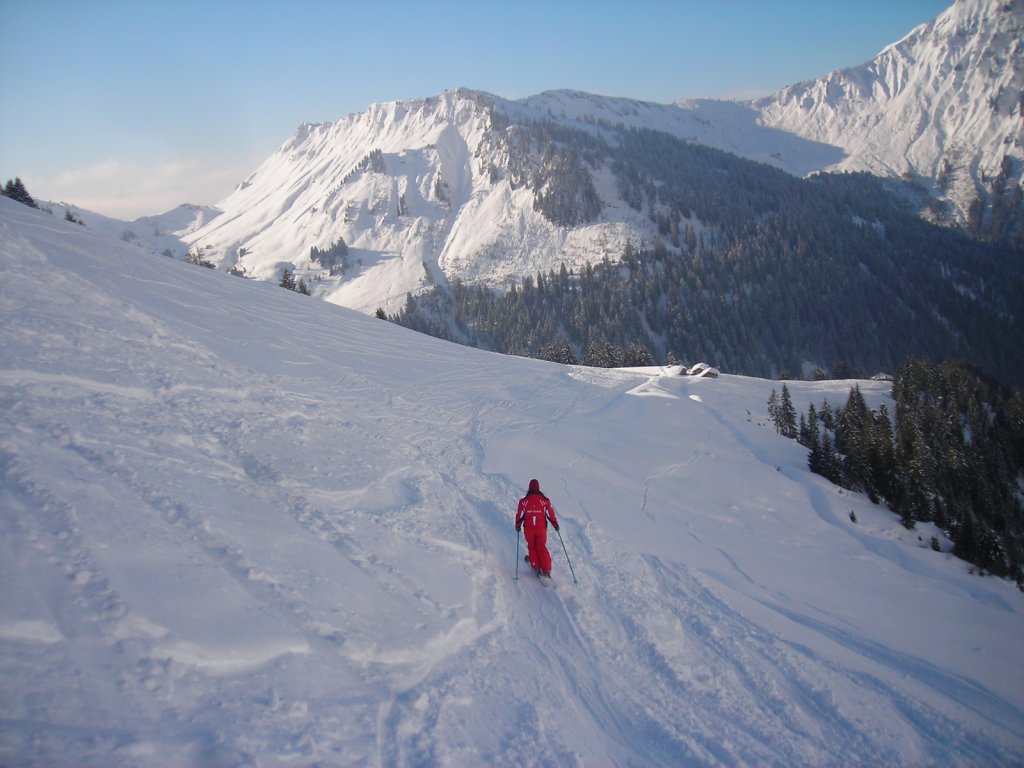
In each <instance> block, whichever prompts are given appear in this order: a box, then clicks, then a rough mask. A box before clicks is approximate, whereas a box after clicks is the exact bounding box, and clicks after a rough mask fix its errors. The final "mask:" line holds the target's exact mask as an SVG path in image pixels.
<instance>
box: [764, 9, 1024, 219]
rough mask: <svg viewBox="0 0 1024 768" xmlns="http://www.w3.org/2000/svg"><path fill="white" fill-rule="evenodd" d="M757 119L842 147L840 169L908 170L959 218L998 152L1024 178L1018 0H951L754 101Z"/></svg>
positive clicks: (1023, 13)
mask: <svg viewBox="0 0 1024 768" xmlns="http://www.w3.org/2000/svg"><path fill="white" fill-rule="evenodd" d="M754 106H755V107H756V108H757V109H758V110H759V111H760V113H761V120H762V121H763V122H764V124H765V125H768V126H771V127H774V128H778V129H781V130H784V131H787V132H791V133H793V134H796V135H798V136H803V137H805V138H808V139H813V140H815V141H820V142H824V143H826V144H829V145H832V146H835V147H841V148H842V149H843V150H844V152H845V153H846V158H845V159H844V160H843V161H842V162H840V163H839V164H838V165H836V166H835V167H837V168H838V169H841V170H860V171H868V172H870V173H874V174H877V175H879V176H891V177H903V176H906V177H909V178H912V179H913V180H915V181H918V182H920V183H923V184H924V185H925V186H926V187H927V188H928V189H929V190H930V191H932V192H934V193H935V194H937V195H938V196H939V197H943V198H945V199H947V200H949V201H950V202H951V203H952V204H953V205H954V206H955V209H956V212H957V215H958V218H959V219H960V220H961V221H962V220H963V219H965V218H966V214H967V209H968V207H969V206H970V204H971V203H972V202H974V200H975V198H976V197H977V196H978V193H979V191H981V190H986V192H987V190H988V188H989V184H990V183H991V180H992V179H993V178H995V177H996V176H998V175H999V173H1000V170H1001V168H1002V166H1003V161H1004V158H1009V159H1010V161H1011V162H1012V171H1011V173H1010V174H1009V180H1010V183H1011V186H1013V185H1015V186H1020V185H1021V183H1022V181H1024V0H957V2H956V3H955V4H954V5H953V6H951V7H950V8H949V9H948V10H946V11H945V12H944V13H942V14H940V15H939V16H938V17H937V18H936V19H935V20H934V21H932V22H930V23H928V24H923V25H921V26H920V27H918V28H917V29H915V30H913V31H912V32H911V33H910V34H908V35H907V36H906V37H905V38H903V39H902V40H900V41H899V42H897V43H894V44H893V45H890V46H889V47H887V48H886V49H885V50H883V51H882V52H881V53H879V54H878V56H876V57H875V58H874V59H873V60H871V61H869V62H867V63H865V64H863V65H861V66H858V67H853V68H850V69H844V70H838V71H836V72H832V73H831V74H829V75H827V76H826V77H823V78H821V79H819V80H816V81H813V82H807V83H800V84H797V85H793V86H791V87H789V88H786V89H784V90H783V91H781V92H780V93H778V94H776V95H774V96H772V97H769V98H766V99H763V100H760V101H758V102H755V104H754Z"/></svg>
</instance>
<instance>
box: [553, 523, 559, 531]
mask: <svg viewBox="0 0 1024 768" xmlns="http://www.w3.org/2000/svg"><path fill="white" fill-rule="evenodd" d="M552 525H553V526H554V527H555V530H556V531H557V530H558V523H552Z"/></svg>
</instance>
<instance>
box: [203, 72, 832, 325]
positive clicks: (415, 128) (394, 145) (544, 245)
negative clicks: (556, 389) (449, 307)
mask: <svg viewBox="0 0 1024 768" xmlns="http://www.w3.org/2000/svg"><path fill="white" fill-rule="evenodd" d="M756 117H757V115H756V113H754V112H753V111H752V110H751V109H750V108H749V107H745V106H743V105H737V104H725V103H716V102H700V103H696V102H695V103H693V104H691V105H690V108H688V109H680V108H678V107H677V106H674V105H658V104H645V103H643V102H637V101H632V100H628V99H608V98H604V97H599V96H592V95H589V94H582V93H577V92H569V91H558V92H551V93H545V94H541V95H538V96H534V97H531V98H528V99H524V100H523V101H520V102H510V101H506V100H503V99H500V98H497V97H495V96H491V95H489V94H485V93H480V92H476V91H468V90H457V91H451V92H446V93H444V94H441V95H440V96H438V97H435V98H428V99H422V100H418V101H406V102H392V103H387V104H376V105H373V106H371V107H370V109H369V110H368V111H367V112H365V113H362V114H358V115H350V116H348V117H346V118H343V119H342V120H339V121H338V122H335V123H325V124H317V125H304V126H302V127H301V128H300V129H299V130H298V131H297V132H296V134H295V135H294V136H293V137H292V138H291V139H289V140H288V141H287V142H285V144H284V145H282V147H281V148H280V149H279V150H278V151H277V152H276V153H274V154H273V155H271V156H270V157H269V158H268V159H267V160H266V161H264V163H263V164H262V165H261V166H260V167H259V168H258V169H257V170H256V171H255V172H254V173H253V174H252V175H250V176H249V177H248V178H247V179H246V180H245V181H244V182H243V183H242V184H241V185H239V187H238V189H236V190H235V192H234V193H232V194H231V195H230V196H229V197H228V198H226V199H225V200H224V201H223V202H221V203H220V204H219V208H220V209H222V210H223V211H224V213H223V215H221V216H219V217H218V218H216V219H215V220H214V221H212V222H210V224H208V225H207V226H205V227H202V228H200V229H198V230H196V231H194V232H192V233H189V234H188V235H186V237H185V240H186V241H187V242H188V243H189V244H191V245H196V246H199V247H201V248H203V249H204V250H205V251H206V252H207V254H208V256H209V258H210V259H211V260H212V261H213V262H214V263H216V264H218V265H219V266H220V267H221V268H223V269H232V268H233V269H235V270H236V271H239V272H242V273H244V274H245V275H247V276H250V277H255V278H258V279H264V280H276V279H278V277H279V276H280V274H281V270H282V269H284V268H288V269H295V270H296V274H297V276H300V277H304V279H305V280H306V281H307V282H308V283H310V284H311V287H312V289H313V292H314V294H316V295H318V296H320V297H322V298H325V299H327V300H329V301H332V302H335V303H338V304H343V305H345V306H349V307H354V308H357V309H360V310H362V311H365V312H372V311H374V310H375V309H376V308H377V307H379V306H383V307H385V308H387V309H389V310H391V309H397V308H398V307H400V306H401V304H402V303H403V302H404V300H405V296H406V294H407V293H408V292H410V291H414V292H415V291H419V290H421V289H423V288H426V287H429V286H430V285H431V284H442V285H443V284H444V283H445V282H446V281H447V280H448V279H450V278H455V277H457V278H460V279H468V280H482V281H484V282H486V283H488V284H491V285H494V286H501V285H508V284H511V283H514V282H518V281H519V280H520V279H521V278H522V276H523V275H526V274H532V273H534V272H536V271H538V270H547V269H549V268H551V267H552V266H557V265H559V264H561V263H563V262H564V263H566V264H567V265H568V266H569V267H571V268H580V267H582V266H584V265H585V264H588V263H596V262H599V261H601V260H602V259H603V258H605V257H611V258H619V257H620V256H621V254H622V252H623V250H624V248H625V246H626V244H627V243H630V242H632V243H634V244H637V243H641V242H651V241H652V240H653V239H654V238H655V237H656V234H657V232H656V228H655V226H654V225H653V223H652V222H651V220H650V217H649V216H648V215H646V213H645V212H641V211H635V210H632V209H631V207H630V206H629V205H628V204H627V203H626V201H625V200H624V199H623V198H622V195H621V191H620V188H619V187H620V184H619V180H618V178H617V176H616V174H615V173H614V172H613V171H612V169H610V168H609V167H608V166H607V164H605V163H604V162H603V161H602V160H601V159H600V158H592V161H593V162H592V163H590V164H589V165H587V167H586V168H585V169H581V170H582V171H584V172H585V175H586V176H587V179H586V183H587V184H588V185H592V186H593V194H594V197H595V204H596V207H597V209H596V212H595V213H594V215H592V216H589V217H587V219H586V220H585V221H577V220H574V221H572V222H567V221H561V220H559V218H558V217H557V216H552V215H546V214H545V213H544V211H543V208H544V205H543V202H542V201H541V198H543V197H544V196H545V195H549V194H550V192H551V189H550V185H551V184H554V185H555V186H564V185H565V184H567V183H575V182H571V181H569V179H568V177H567V176H566V171H567V170H568V169H567V167H566V166H565V165H564V163H562V164H560V162H559V161H560V158H554V157H553V156H552V155H551V154H550V153H548V154H547V155H546V154H545V152H546V149H547V147H546V145H545V144H544V143H543V142H540V141H537V140H536V139H535V137H532V138H531V135H530V132H529V130H528V128H529V126H532V125H536V124H539V123H550V124H552V125H561V126H565V127H567V128H573V129H576V130H578V131H584V132H589V133H594V134H596V133H599V132H600V131H601V130H602V129H610V128H617V127H623V126H624V127H635V128H652V127H653V128H655V129H658V130H663V131H666V132H668V133H671V134H672V135H674V136H678V137H680V138H684V139H687V140H691V141H696V142H699V143H707V144H711V145H713V146H717V147H720V148H723V149H727V150H729V151H733V152H736V153H739V154H747V155H751V156H754V157H756V158H758V159H761V160H763V161H765V162H770V163H771V164H774V165H776V166H779V167H783V168H785V169H786V170H790V171H797V172H806V171H809V170H812V169H814V168H818V167H822V166H823V165H826V164H828V163H833V162H837V161H838V160H839V159H841V154H840V153H838V152H837V151H836V150H834V149H832V148H829V147H826V146H824V145H822V144H820V143H816V142H811V141H808V140H805V139H800V138H798V137H793V136H791V135H788V134H785V133H783V132H781V131H777V130H774V129H769V128H765V127H764V126H758V125H757V123H756ZM559 138H560V137H557V136H555V137H553V139H554V140H555V141H556V142H557V140H558V139H559ZM542 177H543V178H542ZM339 240H344V242H345V243H346V245H347V246H348V247H349V249H350V258H349V262H350V263H349V265H348V268H347V269H345V270H344V273H343V274H334V275H331V274H329V269H327V268H325V267H324V265H322V264H318V263H316V262H315V261H313V260H312V259H311V253H310V252H311V249H312V248H320V249H324V248H328V247H330V246H331V245H333V244H334V243H336V242H338V241H339Z"/></svg>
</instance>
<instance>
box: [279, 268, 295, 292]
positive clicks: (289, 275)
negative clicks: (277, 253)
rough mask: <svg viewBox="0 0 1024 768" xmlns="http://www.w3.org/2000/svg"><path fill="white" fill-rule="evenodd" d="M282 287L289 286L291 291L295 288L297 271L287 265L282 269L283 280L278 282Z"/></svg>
mask: <svg viewBox="0 0 1024 768" xmlns="http://www.w3.org/2000/svg"><path fill="white" fill-rule="evenodd" d="M278 285H279V286H281V287H282V288H287V289H288V290H289V291H294V290H295V273H294V272H292V270H290V269H288V267H285V268H284V269H282V270H281V282H279V283H278Z"/></svg>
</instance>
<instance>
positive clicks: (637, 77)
mask: <svg viewBox="0 0 1024 768" xmlns="http://www.w3.org/2000/svg"><path fill="white" fill-rule="evenodd" d="M951 4H952V2H951V0H817V1H816V2H811V1H810V0H758V1H755V0H717V1H712V0H678V1H676V2H670V1H669V0H632V2H623V1H620V0H591V2H580V1H569V0H548V1H547V2H533V1H532V0H526V1H525V2H524V1H521V2H489V1H488V0H478V2H469V1H468V0H466V1H457V0H447V1H445V2H441V1H440V0H438V1H436V2H433V1H430V0H425V1H424V2H405V1H401V0H397V1H394V2H368V1H367V2H344V1H341V0H336V1H334V2H331V1H329V0H293V1H292V2H285V1H284V0H274V1H272V0H250V1H248V2H245V1H243V0H206V1H205V2H198V1H197V0H175V1H173V2H172V1H171V0H134V1H132V2H123V1H115V0H0V29H2V30H3V31H4V44H3V46H0V94H2V99H0V104H2V114H0V177H2V178H3V179H8V178H13V177H14V176H20V177H21V178H22V180H23V181H24V182H25V184H26V186H27V187H28V189H29V191H30V192H31V193H32V194H33V195H35V196H36V197H38V198H41V199H48V200H67V201H70V202H72V203H74V204H76V205H80V206H82V207H85V208H89V209H91V210H95V211H98V212H100V213H105V214H108V215H111V216H116V217H119V218H134V217H135V216H140V215H145V214H151V213H160V212H162V211H164V210H167V209H169V208H173V207H174V206H176V205H178V204H179V203H183V202H194V203H203V204H216V203H217V202H218V201H219V200H220V199H222V198H223V197H225V196H227V194H228V193H229V192H230V191H231V190H232V188H233V187H234V186H235V185H236V184H237V183H238V182H239V181H240V180H241V179H243V178H244V177H245V176H247V175H248V174H249V173H250V172H251V171H252V170H253V169H254V168H255V167H256V166H257V165H258V164H259V163H260V162H261V161H262V160H263V159H264V158H266V157H267V155H269V154H270V153H271V152H273V151H274V150H275V149H276V148H277V147H278V146H279V145H280V144H281V143H283V142H284V141H285V140H286V139H287V138H288V137H289V136H290V135H291V134H292V133H293V132H294V130H295V128H296V127H297V126H298V125H299V124H300V123H302V122H319V121H329V120H336V119H338V118H339V117H342V116H344V115H346V114H349V113H352V112H362V111H364V110H365V109H366V108H367V106H368V105H370V104H372V103H375V102H382V101H391V100H394V99H405V98H419V97H424V96H432V95H436V94H438V93H440V92H441V91H443V90H445V89H446V88H455V87H460V86H465V87H470V88H477V89H480V90H484V91H488V92H490V93H494V94H497V95H499V96H504V97H508V98H521V97H524V96H529V95H532V94H535V93H540V92H541V91H545V90H550V89H556V88H571V89H576V90H582V91H589V92H592V93H600V94H604V95H611V96H628V97H631V98H636V99H642V100H648V101H657V102H670V101H673V100H675V99H678V98H684V97H697V96H713V97H724V98H741V97H748V96H754V95H760V94H765V93H770V92H772V91H774V90H777V89H779V88H782V87H784V86H786V85H790V84H792V83H795V82H799V81H801V80H809V79H813V78H817V77H820V76H822V75H825V74H827V73H828V72H830V71H832V70H834V69H839V68H842V67H847V66H853V65H856V64H860V63H862V62H864V61H867V60H868V59H870V58H872V57H873V56H874V55H875V54H876V53H878V52H879V51H880V50H881V49H882V48H884V47H885V46H886V45H888V44H889V43H892V42H895V41H896V40H898V39H899V38H901V37H903V36H904V35H905V34H907V33H908V32H910V31H911V30H912V29H913V28H914V27H916V26H917V25H918V24H922V23H925V22H927V21H930V20H931V19H933V18H934V17H935V16H937V15H938V14H939V13H941V12H942V11H943V10H944V9H945V8H946V7H948V6H949V5H951Z"/></svg>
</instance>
